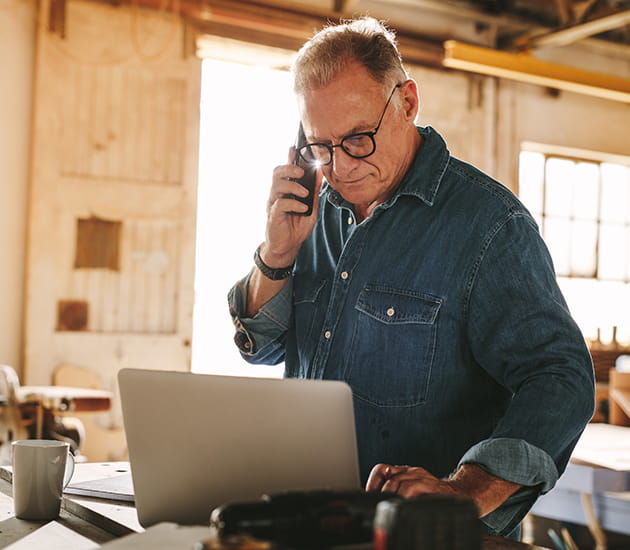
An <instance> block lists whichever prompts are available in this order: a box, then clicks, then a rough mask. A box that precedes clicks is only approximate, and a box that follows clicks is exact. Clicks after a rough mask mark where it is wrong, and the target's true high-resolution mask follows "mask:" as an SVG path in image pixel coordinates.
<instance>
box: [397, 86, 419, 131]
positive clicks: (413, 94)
mask: <svg viewBox="0 0 630 550" xmlns="http://www.w3.org/2000/svg"><path fill="white" fill-rule="evenodd" d="M400 95H401V104H402V108H403V112H404V113H405V118H406V119H407V120H412V121H415V120H416V117H417V116H418V109H419V106H420V99H419V97H418V85H417V84H416V81H415V80H413V79H411V78H410V79H408V80H405V82H403V84H402V86H401V88H400Z"/></svg>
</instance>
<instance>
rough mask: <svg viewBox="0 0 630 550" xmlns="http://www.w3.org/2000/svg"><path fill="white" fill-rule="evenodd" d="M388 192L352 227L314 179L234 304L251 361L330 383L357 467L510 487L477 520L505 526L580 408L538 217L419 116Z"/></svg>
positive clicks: (586, 364) (586, 408) (583, 359)
mask: <svg viewBox="0 0 630 550" xmlns="http://www.w3.org/2000/svg"><path fill="white" fill-rule="evenodd" d="M418 131H419V132H420V134H421V135H422V137H423V139H424V144H423V146H422V147H421V149H420V150H419V151H418V153H417V155H416V158H415V159H414V162H413V164H412V166H411V167H410V169H409V171H408V172H407V174H406V175H405V177H404V179H403V180H402V182H401V184H400V185H399V187H398V189H397V191H396V192H395V194H394V195H393V196H392V197H391V198H390V199H389V200H388V201H386V202H385V203H383V204H381V205H379V206H378V207H377V208H376V209H375V210H374V212H373V213H372V215H371V216H370V217H369V218H367V219H365V220H364V221H363V222H362V223H360V224H357V223H356V220H355V217H354V213H353V209H352V205H350V204H349V203H347V202H345V201H344V200H343V199H342V197H341V196H340V195H339V194H338V193H337V192H336V191H334V190H333V189H332V188H330V187H329V186H325V187H324V189H323V191H322V193H321V195H320V197H319V203H320V204H319V206H320V208H319V219H318V221H317V223H316V226H315V228H314V230H313V232H312V234H311V235H310V237H309V238H308V239H307V240H306V241H305V242H304V244H303V245H302V247H301V249H300V252H299V254H298V257H297V259H296V262H295V267H294V273H293V275H292V277H291V279H290V280H289V281H288V283H287V284H286V285H285V287H284V288H283V290H282V291H281V292H280V293H279V294H278V295H276V296H275V297H274V298H273V299H272V300H271V301H269V302H268V303H267V304H266V305H265V306H264V307H263V308H262V309H261V310H260V311H259V312H258V313H257V314H256V316H255V317H254V318H253V319H246V318H244V317H243V315H244V311H245V306H246V297H247V290H246V289H247V281H248V277H245V278H244V279H243V280H242V281H240V282H238V283H237V284H236V285H235V286H234V287H233V288H232V289H231V291H230V293H229V303H230V311H231V314H232V317H233V320H234V323H235V325H236V327H237V333H236V337H235V341H236V343H237V345H238V346H239V347H240V350H241V353H242V355H243V357H244V358H245V359H246V360H247V361H249V362H251V363H263V364H276V363H278V362H280V361H283V360H284V362H285V375H286V376H288V377H301V378H316V379H317V378H326V379H336V380H345V381H346V382H348V384H349V385H350V386H351V388H352V391H353V395H354V407H355V419H356V428H357V443H358V449H359V458H360V466H361V475H362V479H363V480H364V481H365V480H366V479H367V476H368V474H369V472H370V470H371V468H372V467H373V466H374V465H375V464H377V463H387V464H406V465H412V466H421V467H423V468H425V469H426V470H428V471H429V472H431V473H432V474H433V475H435V476H438V477H444V476H447V475H448V474H450V473H452V472H453V471H454V470H456V469H457V468H458V466H460V465H461V464H465V463H474V464H477V465H479V466H480V467H482V468H483V469H484V470H486V471H487V472H490V473H491V474H493V475H496V476H498V477H500V478H503V479H506V480H509V481H512V482H515V483H518V484H521V485H523V486H524V487H523V488H522V489H521V490H519V491H518V492H517V493H516V494H515V495H513V496H512V497H510V499H508V501H506V502H505V503H504V504H503V505H502V506H501V507H500V508H498V509H497V510H495V511H494V512H492V513H491V514H489V515H487V516H485V517H484V518H483V521H484V523H485V524H486V526H487V527H488V528H489V530H490V532H495V533H498V534H502V535H505V534H507V533H509V532H510V531H512V530H513V529H514V528H515V527H516V526H517V525H518V523H519V522H520V520H521V519H522V518H523V516H524V515H525V513H526V512H527V510H528V509H529V508H530V507H531V505H532V504H533V502H534V501H535V499H536V497H537V496H538V494H540V493H541V492H547V491H549V490H550V489H551V488H552V487H553V486H554V484H555V482H556V480H557V479H558V476H559V475H560V474H561V473H562V472H563V471H564V468H565V467H566V464H567V462H568V460H569V457H570V454H571V451H572V450H573V448H574V446H575V444H576V442H577V439H578V438H579V436H580V434H581V432H582V430H583V429H584V426H585V424H586V423H587V422H588V420H589V419H590V417H591V415H592V413H593V408H594V377H593V367H592V363H591V359H590V355H589V352H588V349H587V348H586V345H585V342H584V339H583V337H582V335H581V333H580V330H579V329H578V327H577V326H576V324H575V323H574V321H573V320H572V318H571V316H570V314H569V311H568V309H567V305H566V303H565V301H564V299H563V297H562V295H561V292H560V290H559V288H558V285H557V283H556V278H555V274H554V269H553V265H552V261H551V258H550V256H549V253H548V251H547V248H546V246H545V244H544V243H543V241H542V239H541V237H540V235H539V233H538V229H537V226H536V224H535V222H534V220H533V219H532V217H531V216H530V214H529V213H528V212H527V210H526V209H525V207H524V206H523V205H522V204H521V203H520V202H519V200H518V199H517V198H516V197H515V196H514V195H513V194H512V193H511V192H510V191H509V190H508V189H507V188H505V187H504V186H502V185H501V184H499V183H498V182H496V181H494V180H493V179H491V178H490V177H489V176H487V175H485V174H483V173H482V172H480V171H479V170H477V169H476V168H474V167H472V166H470V165H469V164H466V163H464V162H462V161H460V160H458V159H456V158H454V157H452V156H450V153H449V151H448V149H447V147H446V144H445V142H444V140H443V139H442V137H441V136H440V135H439V134H438V133H437V132H436V131H435V130H434V129H433V128H431V127H426V128H420V127H419V128H418Z"/></svg>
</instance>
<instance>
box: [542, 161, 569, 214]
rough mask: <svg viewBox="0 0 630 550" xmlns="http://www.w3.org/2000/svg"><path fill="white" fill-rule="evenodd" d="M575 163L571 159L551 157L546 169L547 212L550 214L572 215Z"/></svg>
mask: <svg viewBox="0 0 630 550" xmlns="http://www.w3.org/2000/svg"><path fill="white" fill-rule="evenodd" d="M574 169H575V163H574V162H573V161H571V160H566V159H558V158H549V159H547V164H546V169H545V178H546V179H545V183H546V185H545V212H546V213H547V214H548V215H549V216H563V217H567V218H568V217H569V216H571V213H572V210H573V188H574V185H575V180H576V178H575V174H574Z"/></svg>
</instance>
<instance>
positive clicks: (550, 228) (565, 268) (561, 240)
mask: <svg viewBox="0 0 630 550" xmlns="http://www.w3.org/2000/svg"><path fill="white" fill-rule="evenodd" d="M543 234H544V238H545V242H546V243H547V246H548V247H549V252H550V253H551V257H552V258H553V263H554V266H555V268H556V273H557V274H558V275H570V274H571V271H570V267H571V262H570V254H569V252H570V249H569V246H568V243H569V239H570V237H571V224H570V223H569V221H568V220H563V219H558V218H545V220H544V233H543Z"/></svg>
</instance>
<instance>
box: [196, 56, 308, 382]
mask: <svg viewBox="0 0 630 550" xmlns="http://www.w3.org/2000/svg"><path fill="white" fill-rule="evenodd" d="M201 94H202V98H201V124H200V126H201V130H200V132H201V135H200V155H199V156H200V160H199V190H198V199H197V200H198V207H197V245H196V270H195V311H194V323H193V345H192V370H193V371H194V372H205V373H214V374H228V375H238V376H242V375H246V376H280V375H281V374H282V372H283V366H282V365H278V366H274V367H266V366H259V365H249V364H248V363H246V362H245V361H244V360H243V359H242V358H241V357H240V355H239V353H238V351H237V348H236V346H235V344H234V342H233V336H234V328H233V325H232V321H231V318H230V316H229V313H228V307H227V293H228V290H229V289H230V287H231V286H232V285H233V284H234V283H235V282H236V281H237V280H238V279H240V278H241V277H243V276H245V275H246V274H247V273H248V272H249V270H250V269H251V267H252V265H253V261H252V256H253V254H254V250H255V249H256V247H257V246H258V245H259V244H260V242H261V241H262V240H263V239H264V235H265V221H266V212H265V209H266V203H267V196H268V193H269V187H270V185H271V173H272V170H273V168H274V167H275V166H277V165H279V164H283V163H285V162H286V160H287V155H288V151H289V148H290V146H291V145H292V144H293V141H294V139H295V134H296V131H297V127H298V114H297V107H296V105H295V99H294V96H293V92H292V81H291V77H290V74H289V73H288V72H286V71H279V70H272V69H269V68H266V67H260V66H248V65H241V64H236V63H228V62H224V61H216V60H211V59H206V60H204V61H203V68H202V88H201Z"/></svg>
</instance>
